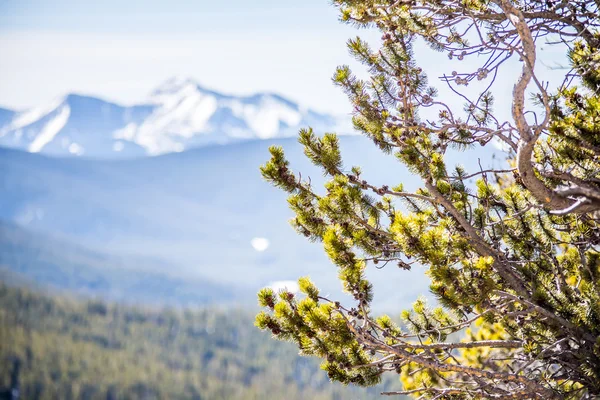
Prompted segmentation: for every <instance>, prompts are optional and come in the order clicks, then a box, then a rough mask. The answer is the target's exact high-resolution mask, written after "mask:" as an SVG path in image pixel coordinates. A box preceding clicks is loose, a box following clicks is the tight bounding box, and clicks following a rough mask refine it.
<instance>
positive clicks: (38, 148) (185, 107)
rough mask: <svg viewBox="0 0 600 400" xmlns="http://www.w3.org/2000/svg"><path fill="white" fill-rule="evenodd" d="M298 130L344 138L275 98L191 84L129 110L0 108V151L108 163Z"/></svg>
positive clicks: (334, 126) (340, 126)
mask: <svg viewBox="0 0 600 400" xmlns="http://www.w3.org/2000/svg"><path fill="white" fill-rule="evenodd" d="M305 126H312V127H313V128H315V129H317V130H319V131H331V130H341V131H342V133H344V132H348V131H349V129H348V128H347V127H345V126H344V122H343V120H342V119H341V118H338V117H334V116H332V115H329V114H323V113H319V112H317V111H314V110H312V109H310V108H307V107H304V106H301V105H300V104H298V103H296V102H294V101H292V100H290V99H288V98H286V97H284V96H282V95H280V94H276V93H267V92H265V93H255V94H251V95H244V96H236V95H232V94H225V93H220V92H218V91H215V90H212V89H207V88H205V87H204V86H201V85H200V84H199V83H197V82H196V81H194V80H192V79H170V80H168V81H166V82H164V83H162V84H161V85H159V86H158V87H157V88H156V89H154V90H153V91H151V93H150V95H149V96H148V98H146V99H144V100H142V101H140V102H137V103H135V104H132V105H122V104H119V103H117V102H114V101H111V100H106V99H103V98H100V97H97V96H93V95H89V94H80V93H69V94H67V95H64V96H61V97H58V98H56V99H54V100H53V101H51V102H48V103H46V104H44V105H41V106H38V107H33V108H30V109H27V110H21V111H15V110H10V109H5V108H0V145H1V146H5V147H11V148H17V149H21V150H26V151H29V152H41V153H44V154H50V155H59V156H83V155H85V156H88V157H92V158H102V159H115V158H131V157H137V156H145V155H159V154H164V153H171V152H181V151H183V150H186V149H190V148H193V147H202V146H206V145H210V144H228V143H233V142H238V141H245V140H250V139H273V138H282V137H290V136H293V135H295V134H296V133H297V131H298V129H300V128H301V127H305Z"/></svg>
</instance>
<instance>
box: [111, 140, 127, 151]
mask: <svg viewBox="0 0 600 400" xmlns="http://www.w3.org/2000/svg"><path fill="white" fill-rule="evenodd" d="M124 148H125V144H124V143H123V142H121V141H120V140H118V141H116V142H115V143H114V144H113V150H114V151H123V149H124Z"/></svg>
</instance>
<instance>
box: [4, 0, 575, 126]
mask: <svg viewBox="0 0 600 400" xmlns="http://www.w3.org/2000/svg"><path fill="white" fill-rule="evenodd" d="M337 17H338V16H337V12H336V10H335V8H334V7H332V6H331V5H330V4H329V1H328V0H303V1H292V0H279V1H273V0H255V1H248V0H246V1H243V0H228V1H218V0H217V1H214V0H213V1H206V0H196V1H183V0H171V1H166V0H162V1H158V0H145V1H139V0H121V1H117V0H104V1H87V0H78V1H74V0H63V1H50V0H0V55H1V58H2V61H1V62H0V105H1V106H5V107H10V108H17V109H18V108H26V107H29V106H35V105H39V104H43V103H45V102H48V101H51V100H52V99H54V98H55V97H57V96H60V95H63V94H65V93H68V92H78V93H83V94H93V95H97V96H101V97H104V98H107V99H109V100H114V101H117V102H120V103H125V104H131V103H134V102H139V101H143V100H144V98H145V97H146V96H147V95H148V93H149V92H150V91H152V89H153V88H154V87H156V86H158V85H159V84H160V83H161V82H163V81H165V80H167V79H168V78H170V77H173V76H182V77H191V78H194V79H196V80H197V81H198V82H199V83H201V84H202V85H204V86H206V87H209V88H212V89H215V90H218V91H223V92H227V93H232V94H250V93H254V92H257V91H270V92H277V93H280V94H282V95H284V96H286V97H289V98H291V99H293V100H296V101H299V102H300V103H301V104H303V105H306V106H309V107H312V108H315V109H317V110H320V111H326V112H334V113H340V114H341V113H348V112H349V110H350V107H349V105H348V102H347V100H346V97H345V96H344V95H343V94H342V92H341V90H340V89H338V88H336V87H334V86H333V85H332V83H331V76H332V74H333V72H334V69H335V67H336V66H337V65H339V64H350V65H351V66H352V67H353V68H355V69H357V70H358V71H361V69H360V68H359V67H358V66H357V64H356V63H355V62H354V61H353V60H352V59H351V58H350V56H349V55H348V53H347V51H346V47H345V42H346V40H347V39H348V38H350V37H352V36H356V35H357V34H360V35H361V37H366V38H367V39H368V40H370V41H376V40H377V38H378V36H379V34H377V32H372V31H365V30H362V31H358V30H356V29H355V28H353V27H350V26H347V25H343V24H341V23H340V22H338V20H337ZM417 56H419V61H420V64H421V66H423V67H424V68H425V70H426V71H427V72H430V77H431V78H432V79H430V81H431V82H435V77H437V76H440V75H442V74H443V73H448V74H449V73H451V71H452V70H453V69H456V68H457V66H456V65H455V64H453V63H455V62H456V61H453V62H450V61H448V59H447V58H446V57H445V56H444V55H441V54H435V53H433V52H431V51H427V50H426V49H425V48H424V46H421V47H418V48H417ZM540 60H541V61H542V62H545V63H546V64H555V63H561V62H562V60H563V58H562V56H561V55H560V52H556V51H547V52H546V53H540ZM479 61H480V60H479ZM479 61H478V60H476V59H474V60H471V59H469V60H466V61H465V62H463V63H462V64H461V65H460V66H458V68H464V67H465V66H469V65H470V67H473V68H474V69H475V70H476V69H477V66H478V65H477V63H478V62H479ZM503 71H504V72H503V74H504V75H503V79H502V82H510V84H504V83H503V84H502V85H498V86H497V88H496V90H495V94H496V97H497V100H498V101H497V104H502V102H503V100H507V101H506V102H505V103H506V105H505V110H504V114H505V115H506V116H507V117H508V115H509V110H508V107H509V106H510V102H509V100H510V93H511V91H512V84H513V82H514V79H515V78H516V77H517V76H518V74H519V72H520V66H519V65H518V63H513V64H512V65H507V66H506V67H504V70H503ZM544 73H545V74H546V75H547V76H548V77H549V78H548V79H554V80H556V79H555V78H556V76H560V75H561V74H564V71H546V72H544ZM552 77H554V78H552ZM440 87H441V89H442V90H441V92H440V93H441V94H442V95H443V96H452V95H453V94H452V93H451V92H449V91H448V90H444V87H443V86H440ZM446 89H447V88H446ZM461 102H462V101H461Z"/></svg>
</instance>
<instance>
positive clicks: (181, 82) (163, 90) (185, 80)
mask: <svg viewBox="0 0 600 400" xmlns="http://www.w3.org/2000/svg"><path fill="white" fill-rule="evenodd" d="M186 88H194V89H200V85H199V84H198V82H196V81H195V80H194V79H193V78H190V77H182V76H174V77H172V78H169V79H167V80H166V81H164V82H163V83H161V84H160V85H159V86H158V87H157V88H156V89H154V90H153V91H152V95H155V94H168V93H177V92H180V91H182V90H184V89H186Z"/></svg>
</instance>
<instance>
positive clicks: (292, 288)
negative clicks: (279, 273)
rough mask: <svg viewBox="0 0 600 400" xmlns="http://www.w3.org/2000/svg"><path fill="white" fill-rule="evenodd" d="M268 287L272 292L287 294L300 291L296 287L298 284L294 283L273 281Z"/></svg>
mask: <svg viewBox="0 0 600 400" xmlns="http://www.w3.org/2000/svg"><path fill="white" fill-rule="evenodd" d="M269 287H270V288H271V289H272V290H273V291H274V292H280V291H282V290H287V291H288V292H292V293H298V292H299V291H300V288H299V287H298V283H297V282H296V281H275V282H272V283H271V284H269Z"/></svg>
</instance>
